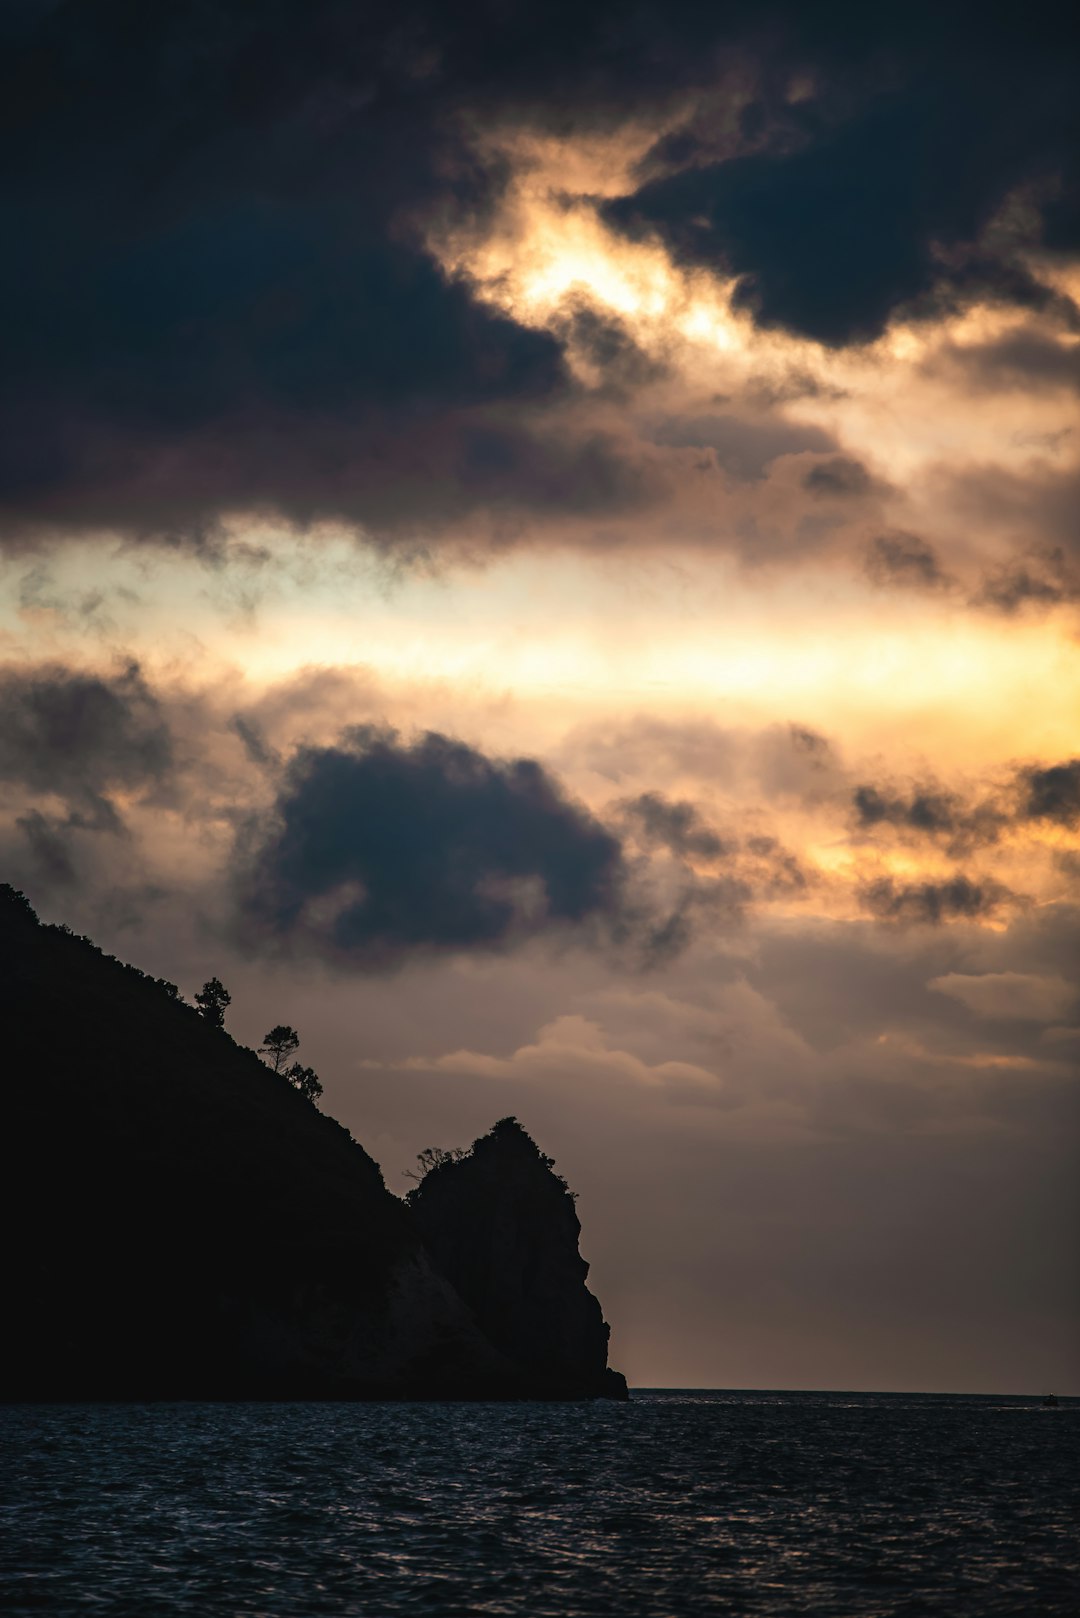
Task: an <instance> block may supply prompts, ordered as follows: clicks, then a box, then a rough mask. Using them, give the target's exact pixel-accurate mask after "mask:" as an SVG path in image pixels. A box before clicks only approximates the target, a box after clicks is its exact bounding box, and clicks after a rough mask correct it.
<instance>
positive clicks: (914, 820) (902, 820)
mask: <svg viewBox="0 0 1080 1618" xmlns="http://www.w3.org/2000/svg"><path fill="white" fill-rule="evenodd" d="M853 801H854V805H855V813H856V815H857V817H858V821H859V824H860V825H861V826H877V825H880V824H881V823H882V822H883V821H884V822H887V823H888V824H890V825H893V826H907V827H910V828H911V830H912V831H925V832H941V831H955V830H956V828H957V826H958V824H959V823H960V820H961V816H962V813H963V810H962V805H961V802H960V799H959V798H958V797H957V796H956V794H955V793H952V792H942V791H934V790H933V789H924V790H922V791H919V790H916V791H915V792H913V793H912V794H911V796H910V797H909V798H902V797H893V796H887V795H886V794H885V793H883V792H881V791H879V790H878V788H877V787H872V786H860V787H856V788H855V792H854V794H853Z"/></svg>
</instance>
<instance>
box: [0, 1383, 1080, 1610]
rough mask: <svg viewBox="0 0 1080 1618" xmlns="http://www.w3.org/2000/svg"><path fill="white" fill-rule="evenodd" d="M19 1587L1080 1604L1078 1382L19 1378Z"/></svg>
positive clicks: (861, 1605) (399, 1597)
mask: <svg viewBox="0 0 1080 1618" xmlns="http://www.w3.org/2000/svg"><path fill="white" fill-rule="evenodd" d="M0 1426H2V1431H3V1443H4V1470H3V1489H4V1501H3V1533H4V1542H3V1553H2V1554H3V1563H2V1569H3V1571H2V1578H0V1611H3V1612H4V1613H5V1614H7V1615H11V1618H14V1615H18V1614H29V1613H35V1614H40V1613H49V1614H57V1615H63V1614H68V1613H70V1614H73V1615H74V1614H80V1615H81V1614H90V1613H93V1614H99V1615H102V1618H113V1615H115V1618H158V1615H171V1614H177V1615H180V1614H184V1615H188V1614H190V1615H192V1618H216V1615H218V1614H221V1615H230V1618H231V1615H237V1614H245V1613H252V1614H266V1615H274V1618H278V1615H280V1618H298V1615H301V1614H308V1613H310V1614H318V1615H320V1618H336V1615H346V1614H348V1615H357V1618H360V1615H363V1618H394V1615H396V1614H404V1613H409V1614H412V1613H415V1614H435V1615H445V1618H453V1615H458V1614H461V1615H466V1614H514V1615H521V1618H546V1615H551V1618H578V1615H582V1618H584V1615H597V1618H599V1615H603V1618H608V1615H610V1618H653V1615H655V1618H694V1615H696V1614H699V1613H732V1614H747V1615H754V1614H763V1615H764V1614H769V1615H774V1614H775V1615H778V1618H779V1615H783V1618H790V1615H792V1614H797V1613H813V1614H815V1615H817V1618H822V1615H830V1618H831V1615H846V1614H851V1615H852V1618H879V1615H880V1618H884V1615H889V1618H893V1615H900V1614H910V1615H912V1618H922V1615H924V1614H939V1613H940V1614H942V1615H946V1614H947V1615H948V1618H958V1615H964V1614H972V1615H973V1618H975V1615H978V1618H985V1615H987V1614H1009V1615H1020V1614H1024V1615H1032V1618H1046V1615H1050V1614H1066V1613H1067V1614H1076V1613H1077V1612H1080V1578H1078V1572H1077V1546H1078V1543H1080V1512H1078V1507H1080V1490H1078V1456H1077V1440H1078V1438H1080V1401H1065V1400H1063V1401H1062V1402H1061V1404H1060V1405H1059V1406H1058V1407H1057V1408H1056V1409H1044V1408H1042V1407H1041V1406H1040V1405H1039V1402H1038V1401H1037V1400H1023V1399H994V1398H951V1397H940V1396H939V1397H929V1396H910V1397H909V1396H899V1395H891V1396H890V1395H864V1394H792V1393H776V1394H773V1393H725V1392H678V1393H664V1392H643V1391H639V1392H636V1393H635V1395H634V1396H633V1398H632V1399H631V1401H630V1402H629V1403H628V1404H626V1405H618V1404H606V1403H596V1404H172V1405H169V1404H140V1405H115V1404H114V1405H96V1406H95V1405H48V1406H40V1405H39V1406H10V1407H7V1408H6V1409H3V1410H0Z"/></svg>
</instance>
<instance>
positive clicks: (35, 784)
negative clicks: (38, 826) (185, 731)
mask: <svg viewBox="0 0 1080 1618" xmlns="http://www.w3.org/2000/svg"><path fill="white" fill-rule="evenodd" d="M172 765H173V745H172V738H171V735H170V730H169V726H168V723H167V720H166V717H165V713H164V710H163V708H162V706H161V703H160V702H159V700H158V698H157V696H156V695H155V693H154V692H153V691H152V690H151V688H150V687H149V686H148V685H147V683H146V681H145V679H144V678H143V675H142V672H141V670H140V668H139V665H138V664H137V663H129V664H128V665H127V666H126V667H125V668H123V669H122V670H121V671H120V672H118V673H116V674H112V675H104V674H82V673H79V672H77V671H75V670H71V669H66V668H64V667H62V666H61V665H54V664H47V665H37V666H30V667H21V666H9V667H8V668H6V669H3V670H0V779H2V780H8V781H12V782H18V783H20V784H21V785H23V786H25V787H27V788H29V789H30V790H31V791H33V792H35V793H43V794H49V795H55V796H58V797H61V798H64V799H66V800H67V802H68V804H69V822H68V823H69V824H70V825H72V826H76V827H78V828H80V829H83V830H98V831H103V830H104V831H115V830H117V829H118V828H119V825H120V821H119V817H118V815H117V812H116V809H115V807H114V805H113V804H112V802H111V800H110V798H109V796H108V794H109V793H110V792H111V791H112V790H113V789H117V788H119V789H128V790H130V789H138V788H140V787H146V786H148V785H152V784H154V783H157V782H160V781H161V780H163V779H164V777H165V776H166V775H167V774H168V772H169V771H170V769H171V768H172Z"/></svg>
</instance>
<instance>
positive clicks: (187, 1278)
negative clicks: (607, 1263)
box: [0, 888, 609, 1399]
mask: <svg viewBox="0 0 1080 1618" xmlns="http://www.w3.org/2000/svg"><path fill="white" fill-rule="evenodd" d="M0 1019H2V1021H0V1027H2V1028H3V1030H4V1056H5V1066H6V1072H7V1083H6V1097H5V1103H4V1111H5V1127H4V1129H3V1131H2V1132H0V1133H2V1146H0V1177H2V1185H3V1191H2V1197H3V1211H4V1219H5V1227H4V1228H5V1230H6V1233H7V1244H6V1246H7V1262H6V1265H5V1272H6V1273H5V1297H6V1302H7V1305H8V1307H7V1310H6V1311H5V1312H6V1316H7V1327H6V1331H5V1335H4V1340H3V1361H4V1372H3V1383H2V1392H3V1394H4V1395H5V1396H6V1397H8V1398H51V1399H69V1398H74V1399H81V1398H86V1399H95V1398H123V1399H142V1398H157V1397H165V1398H208V1397H238V1398H241V1397H263V1396H267V1397H286V1398H292V1397H319V1396H333V1397H375V1398H469V1397H485V1398H508V1397H510V1398H512V1397H552V1396H554V1397H586V1396H590V1395H593V1394H595V1393H597V1392H602V1391H607V1390H608V1386H609V1385H608V1384H606V1383H605V1382H604V1380H603V1364H604V1360H606V1335H607V1329H606V1327H604V1326H603V1322H602V1319H601V1317H600V1312H599V1306H598V1305H597V1304H596V1303H595V1300H594V1299H592V1297H591V1294H589V1293H588V1292H586V1290H585V1286H584V1266H583V1264H582V1261H581V1260H580V1259H578V1260H577V1266H576V1268H575V1267H574V1265H573V1264H571V1263H569V1262H568V1258H569V1254H568V1250H567V1245H566V1244H567V1239H568V1235H569V1229H570V1228H569V1226H568V1225H567V1224H566V1219H565V1214H564V1213H561V1212H559V1211H558V1210H556V1209H555V1208H554V1205H553V1204H552V1205H549V1204H547V1203H545V1202H544V1201H543V1199H540V1200H537V1201H535V1202H534V1203H533V1204H532V1206H533V1210H534V1213H535V1216H536V1218H537V1219H538V1220H539V1221H541V1223H539V1224H538V1225H537V1228H536V1230H535V1231H534V1232H533V1233H532V1236H531V1237H527V1236H526V1234H525V1231H524V1227H523V1226H522V1227H521V1229H520V1230H519V1232H518V1235H517V1236H516V1237H515V1241H516V1244H517V1245H516V1247H515V1248H513V1249H511V1248H510V1247H508V1246H507V1243H506V1241H505V1239H504V1238H503V1236H501V1235H499V1234H498V1231H499V1230H500V1229H501V1224H502V1220H503V1218H504V1214H503V1209H504V1208H505V1207H507V1206H509V1205H510V1204H511V1203H512V1202H513V1193H512V1190H511V1189H510V1188H508V1187H505V1186H504V1187H502V1189H501V1190H500V1187H499V1184H498V1175H497V1174H495V1175H493V1174H492V1173H491V1172H490V1165H487V1157H488V1153H487V1150H486V1149H485V1151H484V1152H483V1153H481V1150H480V1149H481V1147H482V1146H483V1142H481V1143H478V1147H477V1153H478V1154H479V1155H480V1158H481V1163H482V1165H487V1166H484V1168H483V1173H484V1176H485V1178H484V1185H485V1186H486V1187H487V1190H486V1192H483V1193H477V1194H473V1195H471V1196H470V1200H469V1201H468V1206H467V1208H466V1207H465V1206H463V1209H462V1213H461V1226H460V1229H459V1230H458V1231H457V1237H456V1239H455V1240H454V1242H453V1243H452V1244H451V1247H452V1252H450V1253H449V1255H448V1258H447V1261H446V1263H445V1264H444V1262H443V1260H442V1259H440V1257H439V1256H438V1254H437V1253H436V1252H435V1251H434V1246H435V1245H436V1244H434V1243H432V1242H429V1241H428V1240H426V1239H425V1235H424V1222H425V1216H424V1215H423V1214H422V1213H421V1211H420V1210H419V1208H414V1207H410V1206H407V1205H406V1203H404V1202H402V1201H401V1200H400V1199H399V1198H397V1197H394V1196H392V1195H391V1194H390V1192H389V1191H388V1190H387V1189H386V1186H385V1184H384V1183H383V1178H382V1175H381V1173H380V1170H379V1168H378V1166H377V1164H375V1163H374V1162H373V1160H372V1159H371V1158H370V1157H369V1156H368V1154H367V1153H366V1152H365V1151H364V1150H363V1149H362V1147H360V1146H359V1145H357V1144H356V1142H355V1141H354V1140H353V1139H352V1137H351V1136H350V1135H349V1134H348V1132H347V1131H346V1130H344V1129H343V1128H342V1127H341V1126H340V1125H339V1124H337V1123H335V1122H334V1120H333V1119H331V1118H328V1117H326V1116H324V1115H323V1114H322V1113H320V1112H319V1111H318V1110H317V1109H316V1108H315V1107H314V1106H312V1105H311V1103H310V1102H308V1101H307V1100H305V1099H304V1098H303V1097H302V1096H301V1095H299V1094H298V1093H297V1092H296V1091H295V1090H294V1089H293V1088H292V1086H291V1085H289V1084H288V1083H287V1081H286V1080H284V1079H283V1078H276V1077H275V1076H274V1074H273V1073H271V1072H270V1070H269V1069H268V1068H267V1066H266V1065H265V1064H264V1063H263V1062H262V1061H261V1060H260V1059H259V1058H258V1056H257V1055H256V1054H255V1053H254V1052H252V1051H249V1050H245V1049H243V1048H242V1047H240V1046H238V1045H237V1044H236V1043H235V1042H234V1041H233V1040H232V1039H231V1038H230V1036H229V1035H228V1034H227V1033H226V1032H224V1031H223V1030H221V1029H218V1028H215V1027H213V1026H212V1025H211V1024H210V1023H208V1022H207V1021H206V1020H205V1019H204V1018H202V1017H200V1016H199V1015H198V1013H197V1012H196V1011H195V1010H194V1009H193V1008H192V1007H190V1006H188V1005H186V1004H185V1003H184V1002H183V1001H182V1000H181V999H180V998H179V996H178V995H177V994H176V991H175V990H174V989H173V988H172V986H171V985H167V984H163V983H162V982H160V981H158V980H155V979H152V978H148V977H146V976H145V975H144V974H142V973H141V972H139V971H138V970H137V969H135V968H132V967H129V966H125V965H123V964H122V963H120V962H119V961H116V960H113V959H112V958H110V957H108V956H105V955H103V954H102V953H101V951H100V950H98V949H97V948H96V947H95V946H94V945H93V944H91V943H90V942H89V940H86V939H81V938H77V937H75V936H74V935H72V934H71V933H70V932H68V931H67V930H66V929H63V928H58V927H46V926H42V925H41V924H40V923H39V922H38V921H37V918H36V917H35V916H34V913H33V911H32V910H31V909H30V908H29V906H28V905H27V904H26V902H25V900H23V899H22V897H21V895H17V894H15V893H13V891H12V890H11V889H4V888H0ZM496 1133H499V1132H498V1131H496ZM519 1133H520V1134H521V1135H522V1139H523V1140H527V1137H525V1136H524V1135H523V1132H520V1131H519ZM489 1138H491V1137H485V1140H487V1139H489ZM529 1147H530V1149H531V1150H532V1152H533V1153H534V1154H535V1152H536V1149H535V1147H532V1144H531V1142H529ZM503 1150H505V1148H503ZM537 1163H538V1164H539V1163H540V1160H539V1157H538V1154H537ZM505 1166H506V1169H507V1172H511V1169H512V1165H511V1163H510V1159H509V1158H507V1159H506V1162H505ZM541 1167H542V1165H541ZM547 1172H548V1171H547V1170H546V1169H544V1173H547ZM419 1190H420V1191H421V1192H423V1193H424V1198H425V1201H426V1200H427V1196H428V1193H427V1191H426V1182H425V1184H424V1185H423V1186H421V1187H420V1188H419ZM483 1195H488V1196H489V1198H490V1201H489V1216H488V1220H487V1226H486V1228H485V1220H484V1217H483V1213H482V1198H483ZM508 1199H509V1201H508ZM515 1206H516V1204H515ZM570 1212H571V1215H572V1212H573V1210H572V1205H571V1207H570ZM553 1214H554V1215H555V1217H554V1218H552V1215H553ZM521 1217H522V1218H523V1219H524V1218H525V1217H526V1215H525V1214H524V1212H522V1214H521ZM549 1218H551V1224H550V1227H548V1225H547V1224H546V1221H547V1220H548V1219H549ZM573 1228H574V1234H573V1245H574V1252H575V1255H576V1219H574V1221H573ZM473 1240H476V1241H477V1242H480V1243H481V1244H484V1243H486V1246H485V1247H484V1248H483V1251H484V1252H485V1253H487V1252H489V1251H490V1252H494V1251H496V1250H497V1251H498V1252H499V1253H500V1255H501V1259H500V1262H503V1261H505V1262H507V1263H513V1262H515V1260H514V1257H513V1253H514V1252H516V1253H517V1254H518V1255H519V1256H520V1258H521V1261H522V1263H523V1264H524V1263H525V1262H526V1256H527V1254H529V1253H530V1252H531V1251H532V1250H533V1248H531V1247H530V1246H529V1242H530V1241H531V1242H532V1243H533V1246H534V1247H535V1248H536V1249H537V1250H546V1249H548V1248H550V1251H551V1253H552V1254H554V1253H555V1252H556V1251H557V1252H558V1254H559V1258H558V1261H557V1263H556V1261H555V1260H554V1259H552V1262H551V1263H549V1264H547V1265H541V1267H540V1269H539V1270H538V1271H537V1279H536V1283H535V1284H534V1281H533V1279H532V1277H531V1276H530V1274H529V1273H528V1272H527V1271H526V1270H525V1269H524V1268H523V1269H522V1273H521V1275H520V1276H519V1278H518V1282H517V1287H516V1291H515V1286H514V1283H513V1282H512V1280H511V1278H510V1276H509V1272H508V1271H506V1270H502V1271H500V1276H501V1279H500V1281H499V1283H498V1286H497V1287H495V1288H494V1289H492V1288H491V1287H489V1289H488V1290H487V1291H483V1290H480V1291H477V1290H476V1289H475V1288H473V1286H472V1280H471V1271H470V1270H469V1266H468V1265H467V1264H463V1255H464V1254H466V1253H467V1250H468V1247H469V1244H470V1242H472V1241H473ZM478 1262H479V1261H478ZM485 1266H486V1267H485ZM480 1268H482V1269H483V1270H484V1273H485V1274H488V1275H491V1274H492V1273H493V1271H492V1268H491V1265H490V1263H487V1262H486V1261H485V1262H484V1263H482V1264H480ZM453 1269H457V1270H458V1271H460V1281H461V1285H460V1286H459V1285H458V1284H457V1283H456V1282H455V1279H454V1275H453V1274H452V1273H451V1271H452V1270H453ZM556 1273H557V1274H558V1277H559V1280H558V1284H556V1280H555V1276H556ZM537 1287H539V1288H540V1289H541V1290H542V1291H543V1297H544V1303H543V1304H541V1303H540V1296H539V1293H538V1292H537ZM553 1288H554V1290H553ZM466 1292H468V1293H469V1296H466ZM498 1298H502V1299H505V1300H507V1304H508V1314H507V1319H506V1320H505V1321H504V1322H500V1321H499V1320H498V1319H497V1315H498V1308H497V1301H496V1300H497V1299H498ZM545 1308H546V1309H550V1308H555V1309H556V1311H558V1310H563V1311H564V1312H565V1317H566V1325H565V1332H564V1334H563V1338H564V1339H565V1340H564V1341H563V1339H559V1337H558V1333H555V1334H554V1335H552V1336H551V1338H550V1341H551V1344H552V1350H551V1351H552V1355H553V1357H552V1358H551V1360H550V1363H549V1361H548V1359H546V1358H545V1357H544V1355H540V1356H537V1354H536V1353H534V1352H531V1351H530V1352H522V1351H521V1348H520V1345H521V1344H523V1342H524V1338H523V1336H522V1333H521V1330H520V1329H519V1323H520V1322H521V1321H524V1320H525V1318H527V1317H528V1316H529V1314H530V1312H532V1313H533V1314H535V1313H537V1312H543V1310H544V1309H545ZM586 1319H592V1321H593V1335H592V1336H591V1337H590V1336H589V1333H588V1332H587V1331H586V1330H585V1329H584V1326H583V1322H584V1321H585V1320H586ZM485 1323H486V1324H485ZM601 1339H602V1342H603V1355H602V1357H601V1358H600V1359H599V1360H598V1353H599V1346H598V1345H599V1343H600V1341H601ZM574 1345H576V1347H575V1346H574ZM598 1366H599V1370H598Z"/></svg>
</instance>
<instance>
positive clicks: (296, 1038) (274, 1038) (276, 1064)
mask: <svg viewBox="0 0 1080 1618" xmlns="http://www.w3.org/2000/svg"><path fill="white" fill-rule="evenodd" d="M299 1049H300V1035H299V1034H298V1033H297V1032H296V1029H295V1028H290V1027H289V1025H288V1023H283V1022H280V1023H278V1024H277V1026H276V1027H275V1028H271V1030H270V1032H269V1033H268V1034H264V1035H263V1042H262V1044H261V1045H260V1046H259V1055H260V1056H265V1057H266V1060H267V1061H268V1062H269V1064H270V1066H271V1067H272V1068H273V1070H274V1072H275V1073H283V1072H284V1071H285V1064H286V1062H287V1061H288V1060H289V1057H290V1056H295V1055H296V1053H297V1051H298V1050H299Z"/></svg>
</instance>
